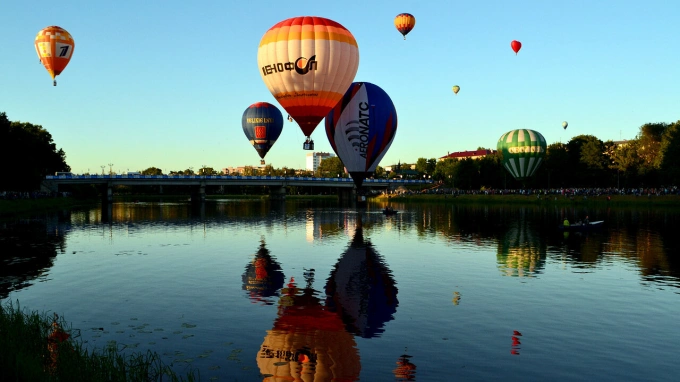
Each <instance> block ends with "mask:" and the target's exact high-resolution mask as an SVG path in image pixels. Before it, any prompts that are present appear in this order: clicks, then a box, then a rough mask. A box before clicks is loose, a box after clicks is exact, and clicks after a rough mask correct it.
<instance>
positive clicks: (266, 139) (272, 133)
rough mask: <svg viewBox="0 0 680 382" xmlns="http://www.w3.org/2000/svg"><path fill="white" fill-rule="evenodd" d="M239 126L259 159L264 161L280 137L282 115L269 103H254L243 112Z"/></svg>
mask: <svg viewBox="0 0 680 382" xmlns="http://www.w3.org/2000/svg"><path fill="white" fill-rule="evenodd" d="M241 126H242V127H243V132H244V133H245V135H246V137H247V138H248V140H249V141H250V143H251V144H252V145H253V147H254V148H255V150H257V153H258V154H260V158H263V159H264V156H265V155H267V152H269V149H271V148H272V146H273V145H274V143H276V139H278V138H279V135H281V130H283V114H281V112H280V111H279V109H278V108H277V107H276V106H274V105H272V104H270V103H267V102H256V103H254V104H252V105H250V106H248V108H247V109H246V110H245V111H244V112H243V117H241Z"/></svg>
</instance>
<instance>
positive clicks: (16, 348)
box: [0, 302, 196, 381]
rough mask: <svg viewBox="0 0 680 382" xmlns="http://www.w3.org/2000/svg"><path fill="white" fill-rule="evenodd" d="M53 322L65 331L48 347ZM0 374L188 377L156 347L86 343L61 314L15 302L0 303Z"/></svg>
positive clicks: (10, 377)
mask: <svg viewBox="0 0 680 382" xmlns="http://www.w3.org/2000/svg"><path fill="white" fill-rule="evenodd" d="M55 318H56V316H55ZM53 322H54V323H56V324H57V325H58V326H59V327H61V328H62V329H63V330H64V331H65V332H66V333H69V335H70V337H69V338H68V339H66V340H64V341H62V342H56V343H55V346H54V347H52V348H49V347H48V343H49V342H48V338H49V336H50V334H51V332H52V330H53V326H52V324H53ZM0 349H2V351H0V380H2V381H156V380H163V379H165V380H169V381H184V380H187V381H192V380H195V379H196V376H194V374H193V373H189V374H187V377H186V379H185V378H184V377H181V376H178V375H176V374H175V373H174V372H173V371H172V369H170V367H168V366H167V365H165V364H163V362H162V361H161V359H160V356H159V355H158V354H156V353H152V352H147V353H145V354H142V353H133V354H122V353H120V352H119V351H118V350H117V348H116V347H115V346H109V347H107V348H105V349H102V350H100V351H95V350H88V349H85V348H84V347H83V346H82V344H81V343H79V342H77V341H75V340H74V338H73V331H72V330H71V329H70V328H69V327H68V326H67V325H66V323H65V322H64V321H63V319H61V318H59V319H57V320H54V319H51V318H48V317H47V316H46V315H45V314H44V313H43V314H39V313H37V312H24V311H22V310H21V309H20V307H19V305H18V303H17V306H16V307H15V306H14V305H13V304H12V303H11V302H9V303H6V304H5V305H0Z"/></svg>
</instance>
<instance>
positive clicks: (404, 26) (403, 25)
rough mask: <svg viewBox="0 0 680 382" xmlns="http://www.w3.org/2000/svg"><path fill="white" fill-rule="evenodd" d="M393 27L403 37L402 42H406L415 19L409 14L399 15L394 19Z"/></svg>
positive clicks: (414, 24)
mask: <svg viewBox="0 0 680 382" xmlns="http://www.w3.org/2000/svg"><path fill="white" fill-rule="evenodd" d="M394 26H395V27H396V28H397V30H398V31H399V33H401V34H402V35H403V36H404V40H406V35H407V34H408V32H410V31H411V30H412V29H413V27H415V26H416V18H415V17H413V15H412V14H410V13H400V14H398V15H397V17H395V18H394Z"/></svg>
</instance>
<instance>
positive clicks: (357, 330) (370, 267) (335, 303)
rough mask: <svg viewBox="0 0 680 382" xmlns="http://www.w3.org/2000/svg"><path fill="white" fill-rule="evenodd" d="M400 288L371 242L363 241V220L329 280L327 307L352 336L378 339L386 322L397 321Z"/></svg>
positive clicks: (327, 283) (358, 224)
mask: <svg viewBox="0 0 680 382" xmlns="http://www.w3.org/2000/svg"><path fill="white" fill-rule="evenodd" d="M397 292H398V289H397V287H396V282H395V280H394V278H393V277H392V272H391V271H390V270H389V269H388V268H387V265H386V264H385V262H384V260H383V258H382V256H380V255H379V254H378V253H377V252H376V251H375V249H373V245H372V244H371V242H370V241H368V240H364V235H363V228H362V224H361V218H359V220H358V221H357V228H356V232H355V233H354V238H353V240H352V242H351V243H350V245H349V248H348V249H347V250H346V251H345V253H344V254H343V255H342V257H341V258H340V260H338V263H337V264H336V265H335V267H334V268H333V270H332V271H331V274H330V276H329V278H328V280H327V281H326V296H327V297H326V306H328V307H329V308H330V309H331V310H333V311H336V312H338V313H339V314H340V316H341V317H342V320H343V321H344V322H345V325H346V328H347V330H348V331H349V332H350V333H353V334H355V335H358V336H361V337H363V338H371V337H377V336H379V335H380V333H382V332H383V331H384V329H383V326H384V325H385V323H386V322H388V321H390V320H392V319H394V316H393V314H394V313H395V312H396V311H397V306H398V305H399V300H398V299H397Z"/></svg>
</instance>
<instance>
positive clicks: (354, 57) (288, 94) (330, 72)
mask: <svg viewBox="0 0 680 382" xmlns="http://www.w3.org/2000/svg"><path fill="white" fill-rule="evenodd" d="M257 64H258V66H259V69H260V76H262V80H263V81H264V83H265V85H267V88H268V89H269V91H270V92H271V93H272V95H273V96H274V98H276V100H277V101H278V102H279V103H280V104H281V106H282V107H283V108H284V109H285V110H286V111H287V112H288V114H290V116H291V117H292V118H293V119H295V121H296V122H297V123H298V125H300V128H301V129H302V132H303V133H304V134H305V136H307V137H309V136H310V135H311V134H312V132H313V131H314V129H315V128H316V126H317V125H318V124H319V122H321V120H322V119H323V118H324V117H325V116H326V114H328V112H329V111H330V110H331V109H332V108H333V107H334V106H335V105H336V104H337V103H338V101H339V100H340V99H341V98H342V96H343V95H344V94H345V91H346V90H347V89H348V88H349V86H350V85H351V84H352V81H354V76H355V75H356V73H357V70H358V69H359V47H358V45H357V42H356V40H355V39H354V36H352V33H350V31H349V30H347V29H346V28H345V27H343V26H342V25H340V24H339V23H337V22H335V21H333V20H329V19H326V18H323V17H312V16H302V17H293V18H290V19H287V20H284V21H281V22H279V23H278V24H276V25H274V26H273V27H271V28H270V29H269V30H268V31H267V32H266V33H265V34H264V36H262V40H261V41H260V47H259V49H258V51H257Z"/></svg>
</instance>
